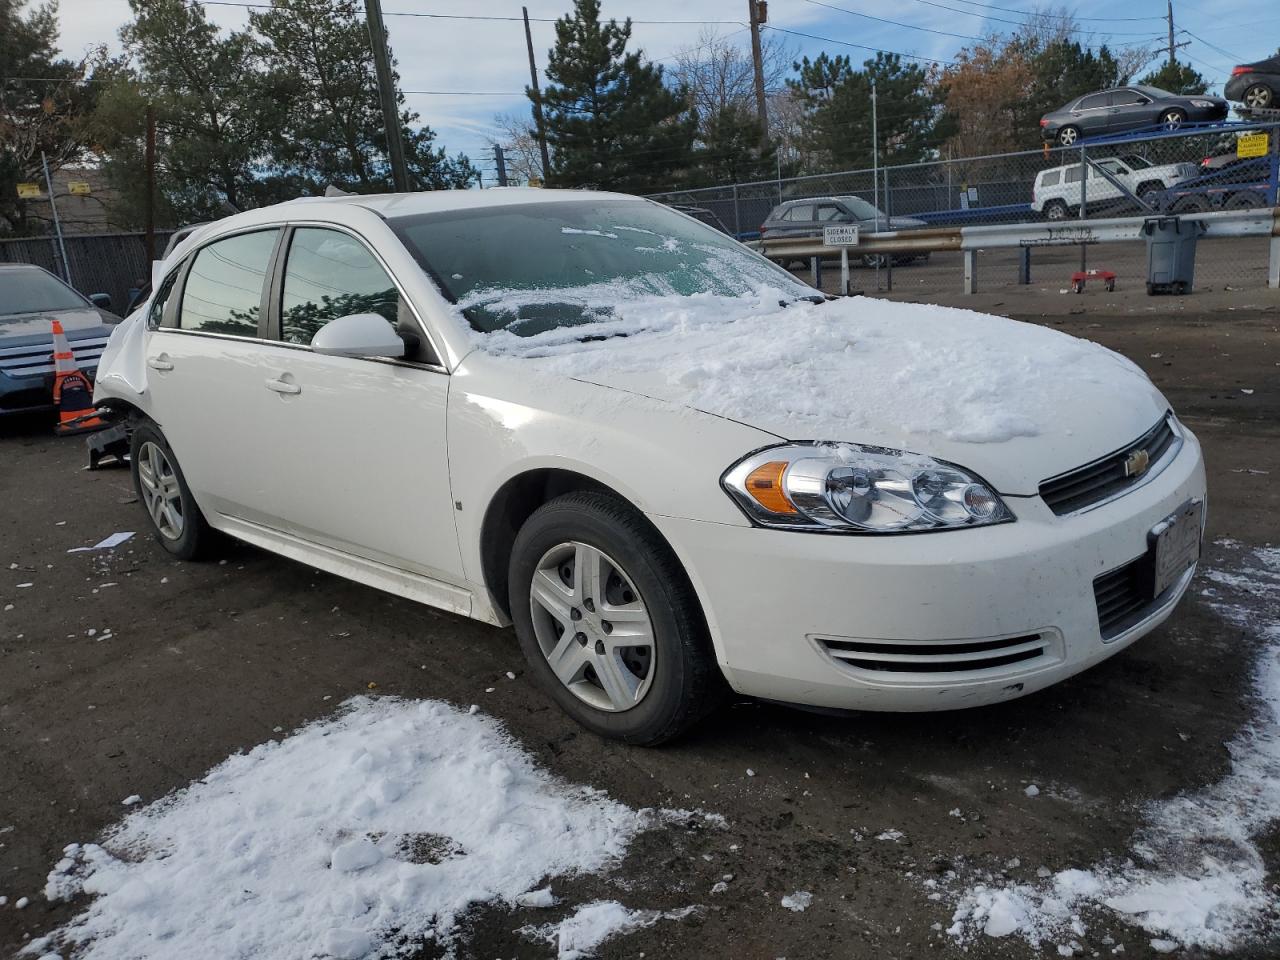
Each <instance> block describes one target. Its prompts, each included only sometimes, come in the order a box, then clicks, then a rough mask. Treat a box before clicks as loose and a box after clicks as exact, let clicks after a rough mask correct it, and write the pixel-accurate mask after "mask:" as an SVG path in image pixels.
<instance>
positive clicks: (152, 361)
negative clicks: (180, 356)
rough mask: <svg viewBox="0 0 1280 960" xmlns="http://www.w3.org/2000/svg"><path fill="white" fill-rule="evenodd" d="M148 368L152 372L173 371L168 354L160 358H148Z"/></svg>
mask: <svg viewBox="0 0 1280 960" xmlns="http://www.w3.org/2000/svg"><path fill="white" fill-rule="evenodd" d="M147 366H148V367H150V368H151V369H152V370H172V369H173V364H172V363H171V362H170V360H169V357H168V355H167V354H163V353H162V354H160V356H158V357H147Z"/></svg>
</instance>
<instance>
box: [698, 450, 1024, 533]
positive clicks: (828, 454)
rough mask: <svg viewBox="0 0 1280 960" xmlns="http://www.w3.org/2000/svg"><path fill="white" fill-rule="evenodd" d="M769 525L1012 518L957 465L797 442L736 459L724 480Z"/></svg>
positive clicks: (891, 529)
mask: <svg viewBox="0 0 1280 960" xmlns="http://www.w3.org/2000/svg"><path fill="white" fill-rule="evenodd" d="M721 483H722V484H723V486H724V488H725V490H726V491H727V492H728V493H729V495H730V496H731V497H733V499H734V501H736V502H737V504H738V506H740V507H741V508H742V509H743V511H744V512H745V513H746V514H747V516H748V517H750V518H751V519H752V520H754V521H756V522H757V523H759V524H761V525H763V526H766V527H783V528H786V529H789V530H814V531H823V532H829V533H905V532H915V531H923V530H954V529H959V528H961V527H976V526H985V525H987V524H992V523H1006V522H1008V521H1011V520H1013V519H1014V517H1013V514H1012V513H1010V512H1009V508H1008V507H1006V506H1005V505H1004V503H1003V501H1001V499H1000V498H999V497H998V496H997V495H996V493H995V491H994V490H992V489H991V488H990V487H989V486H987V484H986V483H985V482H983V481H982V480H981V479H980V478H978V477H975V476H974V475H973V474H971V473H969V472H967V471H966V470H964V469H962V468H960V467H957V466H955V465H954V464H950V463H944V462H942V461H940V460H934V459H932V458H930V457H924V456H920V455H919V454H914V453H903V452H902V451H900V450H888V449H886V448H884V447H870V446H864V445H861V444H856V443H796V444H789V445H786V446H781V447H771V448H769V449H766V450H761V451H759V452H757V453H753V454H751V456H749V457H747V458H746V459H744V460H740V461H738V463H736V464H734V465H733V466H732V467H730V468H729V470H728V471H727V472H726V473H725V475H724V477H723V478H722V479H721Z"/></svg>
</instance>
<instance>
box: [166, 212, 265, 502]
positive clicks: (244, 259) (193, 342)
mask: <svg viewBox="0 0 1280 960" xmlns="http://www.w3.org/2000/svg"><path fill="white" fill-rule="evenodd" d="M282 234H283V231H282V230H281V229H280V228H279V227H263V228H255V229H252V230H246V231H244V232H241V233H237V234H234V235H232V236H228V237H222V238H220V239H218V240H214V241H213V242H211V243H209V244H206V245H205V246H203V247H201V248H200V249H199V250H197V251H196V252H195V253H194V254H193V255H192V256H191V257H189V258H188V259H187V261H186V262H185V263H184V265H183V266H182V267H181V268H179V271H178V273H177V274H176V275H175V276H174V277H173V278H172V279H171V280H169V281H166V284H165V285H164V286H162V288H161V291H160V294H158V295H157V298H156V301H155V307H156V308H157V309H154V310H153V312H152V315H151V317H150V318H149V322H150V324H151V326H152V329H151V331H150V333H149V335H148V337H147V347H146V364H147V370H146V376H147V385H148V389H149V391H150V392H151V401H152V407H151V409H152V413H153V415H154V416H155V418H156V419H157V420H158V421H159V423H160V428H161V430H163V432H164V435H165V438H166V439H167V440H168V441H169V444H170V446H171V447H172V448H173V452H174V454H175V455H176V456H177V458H178V463H179V465H180V466H181V468H182V471H183V473H184V475H185V476H186V478H187V483H188V485H189V486H190V487H191V489H192V491H193V493H194V494H195V497H196V500H197V502H198V503H199V504H200V506H201V508H202V509H203V510H205V511H206V512H210V511H213V512H217V513H223V514H229V515H233V516H245V517H249V518H262V517H263V507H264V503H265V500H266V493H267V491H268V490H269V488H270V484H271V478H270V476H269V475H268V474H267V473H265V472H264V471H263V469H262V464H263V459H264V457H265V455H266V453H267V449H266V445H265V443H264V440H263V436H262V434H261V432H260V431H259V430H257V429H256V428H255V427H256V425H257V424H258V423H259V419H260V409H259V407H260V404H261V399H262V396H261V395H262V393H263V386H262V385H263V382H264V381H265V380H266V379H267V377H268V376H270V367H269V365H268V356H267V351H266V350H265V349H264V346H263V333H264V327H265V319H264V318H265V310H264V306H265V303H266V295H267V287H268V285H267V282H266V281H267V278H268V277H269V276H270V274H271V268H272V263H273V260H274V258H275V256H276V254H277V252H278V251H277V248H278V245H279V242H280V238H281V236H282Z"/></svg>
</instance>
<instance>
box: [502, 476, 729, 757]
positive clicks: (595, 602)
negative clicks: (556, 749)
mask: <svg viewBox="0 0 1280 960" xmlns="http://www.w3.org/2000/svg"><path fill="white" fill-rule="evenodd" d="M592 571H596V573H595V575H594V576H593V575H592ZM535 578H536V579H535ZM508 582H509V584H510V586H509V591H510V592H509V602H510V609H511V619H512V620H513V621H514V624H515V630H516V636H517V637H518V638H519V641H520V648H521V650H522V652H523V653H524V656H525V660H526V661H527V662H528V664H529V668H530V670H531V672H532V673H533V675H534V676H535V677H536V678H537V680H538V682H539V683H540V684H541V685H542V687H543V688H544V689H545V690H546V691H547V692H548V693H549V694H550V695H551V697H552V698H553V699H554V700H555V701H556V703H558V704H559V705H560V708H561V709H562V710H564V712H565V713H567V714H569V716H570V717H572V718H573V719H574V720H576V721H577V722H578V723H579V724H581V725H582V726H584V727H586V728H587V729H588V730H591V731H592V732H593V733H596V734H599V735H600V736H602V737H609V738H611V739H614V740H621V741H623V742H624V743H631V744H638V745H642V746H655V745H657V744H660V743H664V742H666V741H668V740H671V739H673V738H674V737H677V736H679V735H680V734H681V733H683V732H684V731H686V730H687V729H688V728H689V727H691V726H692V725H693V724H695V723H696V722H697V721H699V720H700V719H702V717H704V716H705V715H706V714H707V713H708V712H710V711H711V710H712V709H713V708H714V707H715V706H716V704H717V703H718V702H719V701H720V698H721V696H722V693H723V691H724V689H725V685H724V680H723V678H722V677H721V675H720V671H719V668H718V667H717V666H716V662H715V657H714V655H713V653H712V650H711V642H710V639H709V638H708V636H707V630H706V626H705V624H704V621H703V618H702V612H701V610H700V608H699V606H698V602H697V599H696V597H695V596H694V593H693V588H692V586H690V584H689V578H688V577H687V576H686V575H685V572H684V569H683V568H682V567H681V566H680V562H679V561H678V560H677V559H676V557H675V554H673V553H672V551H671V548H670V547H669V546H668V545H667V544H666V542H665V541H663V539H662V538H661V536H659V535H658V533H657V531H656V530H654V529H653V527H652V526H651V525H650V524H649V522H648V521H647V520H646V519H645V518H644V517H643V516H641V515H640V514H639V513H637V512H636V511H635V510H634V509H633V508H632V507H631V506H630V505H628V504H627V503H626V502H625V501H623V500H621V499H619V498H617V497H615V496H612V495H609V494H604V493H594V492H581V493H570V494H566V495H564V496H562V497H557V498H556V499H555V500H552V501H550V502H548V503H545V504H543V505H542V506H541V507H539V508H538V509H537V510H535V511H534V513H533V515H532V516H531V517H530V518H529V519H528V520H527V521H526V522H525V524H524V526H523V527H521V528H520V532H519V533H518V534H517V535H516V541H515V544H514V546H513V547H512V550H511V566H510V576H509V580H508ZM610 612H614V613H615V615H616V616H617V617H618V619H617V623H616V625H615V624H614V621H611V620H610V619H609V615H610ZM624 613H625V614H626V616H627V618H626V619H622V617H623V615H624ZM646 630H647V632H646ZM632 636H647V637H648V641H647V646H648V648H649V650H648V654H647V656H646V655H645V654H644V651H643V646H644V645H632V644H626V643H623V642H620V641H619V638H620V637H622V638H627V637H632ZM552 662H555V663H556V664H557V668H556V669H553V667H552ZM620 692H621V693H622V694H625V696H619V695H618V694H619V693H620Z"/></svg>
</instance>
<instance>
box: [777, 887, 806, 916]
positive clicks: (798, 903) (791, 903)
mask: <svg viewBox="0 0 1280 960" xmlns="http://www.w3.org/2000/svg"><path fill="white" fill-rule="evenodd" d="M812 904H813V894H812V893H810V892H809V891H808V890H797V891H796V892H795V893H789V894H787V895H786V896H785V897H783V898H782V905H783V906H784V907H786V908H787V909H788V910H790V911H791V912H792V913H803V912H804V911H805V910H808V909H809V907H810V906H811V905H812Z"/></svg>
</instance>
